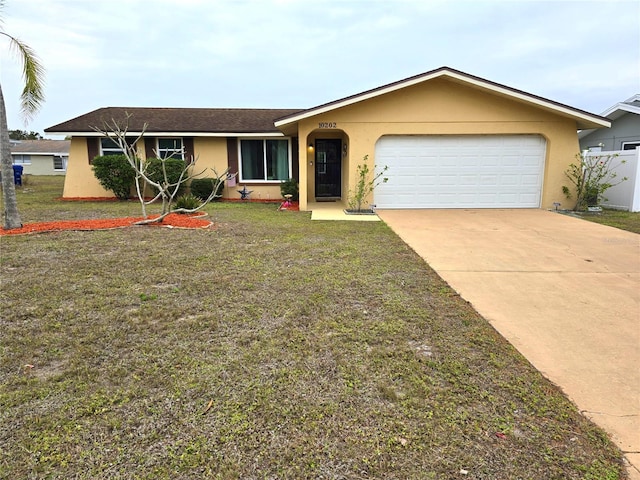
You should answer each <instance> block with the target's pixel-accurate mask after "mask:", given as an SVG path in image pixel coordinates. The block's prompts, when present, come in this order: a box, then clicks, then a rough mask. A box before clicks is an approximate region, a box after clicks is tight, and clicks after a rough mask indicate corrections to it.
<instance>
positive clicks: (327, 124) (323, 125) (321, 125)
mask: <svg viewBox="0 0 640 480" xmlns="http://www.w3.org/2000/svg"><path fill="white" fill-rule="evenodd" d="M318 128H336V122H320V123H318Z"/></svg>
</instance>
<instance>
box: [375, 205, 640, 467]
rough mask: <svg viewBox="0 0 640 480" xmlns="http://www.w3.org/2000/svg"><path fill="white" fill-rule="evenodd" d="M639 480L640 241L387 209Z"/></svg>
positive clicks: (588, 227)
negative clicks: (603, 434) (603, 433)
mask: <svg viewBox="0 0 640 480" xmlns="http://www.w3.org/2000/svg"><path fill="white" fill-rule="evenodd" d="M378 215H379V216H380V218H381V219H382V220H383V221H384V222H386V223H387V225H389V226H390V227H391V229H392V230H393V231H394V232H396V233H397V234H398V235H399V236H400V237H401V238H402V239H403V240H404V241H405V242H406V243H407V244H408V245H409V246H410V247H411V248H413V249H414V250H415V251H416V252H417V253H418V254H419V255H420V256H422V257H423V258H424V259H425V260H426V261H427V263H428V264H429V265H430V266H431V267H432V268H433V269H435V270H436V271H437V272H438V274H439V275H440V276H441V277H442V278H443V279H444V280H445V281H446V282H447V283H449V285H451V287H452V288H454V289H455V290H456V291H457V292H458V293H459V294H460V295H461V296H462V297H463V298H465V299H466V300H467V301H469V302H471V304H472V305H473V306H474V308H475V309H476V310H477V311H478V312H479V313H480V314H481V315H483V316H484V317H485V318H486V319H487V320H488V321H489V322H490V323H491V324H492V325H493V326H494V327H495V328H496V329H497V330H498V331H499V332H500V333H501V334H502V335H503V336H504V337H505V338H506V339H507V340H509V341H510V342H511V343H512V344H513V345H514V346H515V347H516V348H517V349H518V350H519V351H520V352H521V353H522V354H523V355H524V356H525V357H526V358H527V359H528V360H529V361H530V362H531V363H532V364H533V365H534V366H535V367H536V368H537V369H538V370H540V371H541V372H542V373H543V374H544V375H545V376H546V377H547V378H549V379H550V380H551V381H553V382H554V383H556V384H557V385H559V386H560V387H561V388H562V389H563V390H564V392H565V393H566V394H567V395H568V396H569V398H571V400H573V401H574V402H575V403H576V404H577V405H578V408H579V409H580V410H581V411H582V412H583V413H584V415H586V416H587V417H588V418H590V419H591V420H593V421H594V422H595V423H596V424H598V425H600V426H601V427H603V428H604V429H605V430H607V431H608V432H609V433H610V434H611V436H612V438H613V440H614V441H615V442H616V443H617V444H618V445H619V446H620V448H621V449H622V450H623V451H624V452H625V453H626V456H627V459H628V460H629V462H630V463H631V467H630V469H629V471H630V475H631V477H630V478H633V479H636V478H640V235H637V234H634V233H629V232H624V231H622V230H618V229H615V228H611V227H606V226H602V225H598V224H595V223H591V222H587V221H584V220H580V219H576V218H573V217H569V216H566V215H561V214H558V213H554V212H548V211H544V210H528V209H527V210H380V211H378Z"/></svg>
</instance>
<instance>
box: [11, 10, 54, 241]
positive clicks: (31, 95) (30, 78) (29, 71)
mask: <svg viewBox="0 0 640 480" xmlns="http://www.w3.org/2000/svg"><path fill="white" fill-rule="evenodd" d="M3 8H4V0H0V10H2V9H3ZM0 35H2V36H4V37H6V38H8V39H9V45H10V47H11V48H12V49H13V50H15V52H16V53H17V55H18V56H19V57H20V59H21V60H22V66H23V68H22V76H23V78H24V89H23V90H22V94H21V95H20V104H21V110H22V114H23V116H24V118H25V120H27V121H28V120H30V119H31V118H32V117H33V115H35V113H36V112H37V111H38V109H39V108H40V105H41V104H42V102H43V100H44V94H43V91H42V90H43V85H42V79H43V76H44V68H43V67H42V65H41V64H40V61H39V60H38V58H37V57H36V55H35V53H34V51H33V50H32V49H31V48H30V47H29V46H28V45H25V44H24V43H22V42H21V41H20V40H18V39H17V38H15V37H12V36H11V35H9V34H8V33H6V32H5V31H4V25H3V19H2V15H1V14H0ZM0 155H1V157H0V166H1V167H2V168H1V169H0V173H2V200H3V203H4V228H5V229H7V230H9V229H12V228H20V227H21V226H22V220H21V219H20V214H19V213H18V201H17V199H16V188H15V185H14V183H13V162H12V161H11V147H10V144H9V129H8V127H7V109H6V108H5V105H4V95H3V94H2V86H1V85H0Z"/></svg>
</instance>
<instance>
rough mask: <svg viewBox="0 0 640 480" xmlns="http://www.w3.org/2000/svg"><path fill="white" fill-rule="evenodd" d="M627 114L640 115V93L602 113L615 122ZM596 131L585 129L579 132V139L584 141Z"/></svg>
mask: <svg viewBox="0 0 640 480" xmlns="http://www.w3.org/2000/svg"><path fill="white" fill-rule="evenodd" d="M627 113H631V114H634V115H640V93H638V94H635V95H634V96H632V97H629V98H627V99H626V100H625V101H624V102H618V103H616V104H615V105H612V106H611V107H609V108H607V109H606V110H605V111H604V112H602V116H603V117H606V118H608V119H609V120H611V121H613V120H617V119H618V118H620V117H622V116H623V115H626V114H627ZM594 131H595V130H594V129H593V128H589V129H584V130H582V131H580V132H578V138H580V139H583V138H584V137H586V136H588V135H591V134H592V133H593V132H594Z"/></svg>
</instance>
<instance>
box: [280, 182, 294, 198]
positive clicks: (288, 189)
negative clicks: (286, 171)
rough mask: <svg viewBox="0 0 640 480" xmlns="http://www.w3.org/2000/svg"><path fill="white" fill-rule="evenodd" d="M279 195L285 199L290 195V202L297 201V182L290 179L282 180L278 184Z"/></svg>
mask: <svg viewBox="0 0 640 480" xmlns="http://www.w3.org/2000/svg"><path fill="white" fill-rule="evenodd" d="M280 193H281V194H282V198H287V197H285V195H291V200H292V201H294V202H297V201H298V181H297V180H296V179H295V178H290V179H289V180H283V181H282V182H281V183H280Z"/></svg>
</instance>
